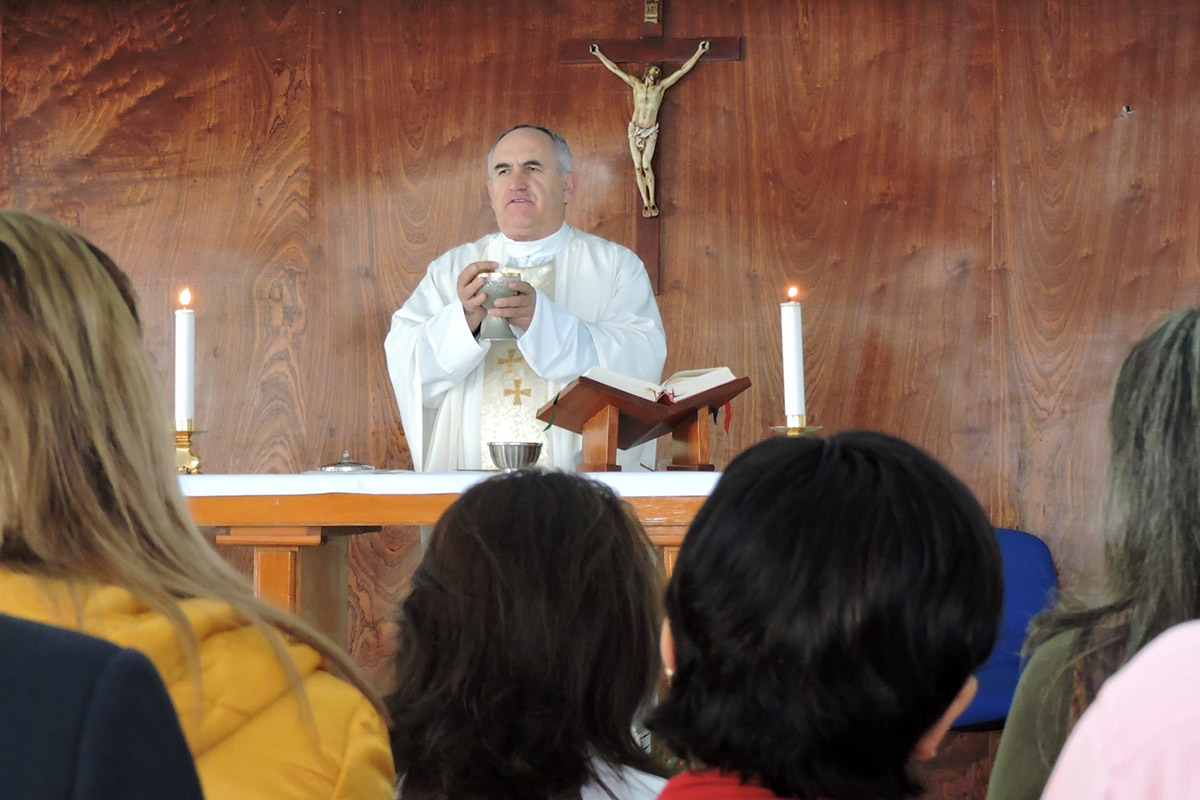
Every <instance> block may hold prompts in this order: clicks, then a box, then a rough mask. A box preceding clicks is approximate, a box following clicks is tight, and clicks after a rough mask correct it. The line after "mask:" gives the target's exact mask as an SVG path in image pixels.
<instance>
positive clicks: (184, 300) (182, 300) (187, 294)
mask: <svg viewBox="0 0 1200 800" xmlns="http://www.w3.org/2000/svg"><path fill="white" fill-rule="evenodd" d="M191 302H192V290H191V289H184V290H183V291H182V292H180V293H179V304H180V305H181V306H183V307H184V308H187V307H188V304H189V303H191Z"/></svg>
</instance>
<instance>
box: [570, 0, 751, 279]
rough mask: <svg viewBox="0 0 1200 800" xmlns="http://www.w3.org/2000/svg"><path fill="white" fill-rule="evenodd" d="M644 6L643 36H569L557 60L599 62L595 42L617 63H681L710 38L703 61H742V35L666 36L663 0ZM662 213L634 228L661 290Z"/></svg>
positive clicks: (650, 0) (649, 1)
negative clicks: (593, 53)
mask: <svg viewBox="0 0 1200 800" xmlns="http://www.w3.org/2000/svg"><path fill="white" fill-rule="evenodd" d="M644 3H645V10H644V13H643V16H642V25H641V33H642V38H640V39H568V40H566V41H564V42H561V43H560V44H559V46H558V60H559V62H560V63H563V64H596V65H597V66H600V62H599V61H597V60H596V57H595V56H594V55H592V53H591V52H590V50H589V48H590V47H591V45H593V44H597V45H599V46H600V49H601V50H602V51H603V52H604V53H605V55H607V56H608V57H609V58H610V59H612V60H613V61H614V62H617V63H622V62H625V63H628V62H632V63H636V64H643V65H644V64H651V63H663V62H677V63H681V62H684V61H687V59H688V58H690V57H691V56H692V54H694V53H695V52H696V48H697V47H698V46H699V45H700V42H702V41H705V40H706V39H707V41H708V42H709V49H708V52H706V53H705V54H704V56H703V58H702V59H701V60H702V61H741V60H742V39H741V37H740V36H722V37H716V38H713V37H697V38H692V39H665V38H663V26H662V10H663V9H662V6H663V2H662V0H644ZM660 219H661V217H658V216H654V217H643V216H642V215H641V213H640V209H639V213H638V216H637V227H636V228H635V230H634V248H633V249H634V250H635V251H636V252H637V254H638V257H639V258H641V259H642V263H644V264H645V265H646V272H647V274H648V275H649V276H650V284H651V285H652V286H653V287H654V293H655V294H658V293H659V288H660V277H659V266H658V255H659V236H660V229H659V220H660Z"/></svg>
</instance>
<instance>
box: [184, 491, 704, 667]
mask: <svg viewBox="0 0 1200 800" xmlns="http://www.w3.org/2000/svg"><path fill="white" fill-rule="evenodd" d="M494 474H495V473H492V472H465V471H464V472H452V473H419V472H410V471H385V470H377V471H372V472H359V473H303V474H297V475H181V476H180V478H179V481H180V486H181V487H182V489H183V493H184V495H185V496H186V497H187V499H188V506H189V508H190V510H191V513H192V516H193V518H194V519H195V521H196V524H197V525H199V526H201V527H202V528H213V529H215V530H216V535H215V540H216V545H217V547H218V549H220V548H223V547H230V546H248V547H249V549H250V550H251V552H252V565H251V577H252V580H253V583H254V591H255V593H256V594H257V595H258V596H259V597H261V598H263V599H265V600H267V601H268V602H271V603H273V604H275V605H276V606H278V607H280V608H284V609H287V610H289V611H292V612H294V613H296V614H299V615H300V616H301V617H303V618H304V619H306V620H308V621H309V622H311V623H312V624H314V625H316V626H317V628H318V629H319V630H321V631H323V632H324V633H326V634H327V635H329V636H331V637H332V638H333V639H334V641H336V642H338V643H339V644H342V645H346V644H347V641H346V639H347V624H348V621H347V615H348V603H347V590H348V583H349V570H348V565H347V542H348V537H350V536H354V535H359V534H364V533H371V532H375V531H378V530H380V529H381V528H382V527H384V526H391V525H432V524H433V523H434V522H436V521H437V518H438V517H439V516H440V515H441V513H442V512H443V511H444V510H445V509H446V507H447V506H449V505H450V504H451V503H452V502H454V499H455V498H456V497H458V495H459V494H461V493H462V492H463V491H465V490H466V489H467V488H468V487H469V486H471V485H472V484H474V483H476V482H478V481H481V480H485V479H487V478H489V477H492V476H493V475H494ZM586 477H588V478H589V479H591V480H595V481H598V482H600V483H604V484H606V485H608V486H609V487H611V488H612V489H613V491H615V492H616V493H617V494H619V495H620V496H621V497H623V498H624V499H625V500H626V501H628V502H629V504H630V505H631V506H632V507H633V509H634V511H635V512H636V513H637V515H638V518H639V519H640V520H641V521H642V524H643V525H645V526H646V531H647V533H649V535H650V539H651V541H652V542H653V543H654V544H655V545H656V546H657V547H658V548H659V549H660V551H661V553H662V566H663V569H664V574H669V573H670V570H671V567H672V566H673V565H674V559H675V554H676V553H677V552H678V550H679V545H680V543H682V541H683V536H684V534H685V533H686V532H687V526H688V525H689V524H690V523H691V520H692V517H693V516H695V514H696V511H697V510H698V509H699V508H700V505H701V504H702V503H703V502H704V499H705V498H706V497H707V496H708V494H709V493H710V492H711V491H712V488H713V487H714V486H715V485H716V482H717V479H718V478H719V477H720V475H719V473H712V472H606V473H591V474H588V475H587V476H586Z"/></svg>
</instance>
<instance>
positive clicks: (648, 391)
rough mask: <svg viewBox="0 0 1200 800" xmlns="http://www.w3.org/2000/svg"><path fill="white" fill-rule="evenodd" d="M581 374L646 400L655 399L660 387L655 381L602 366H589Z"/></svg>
mask: <svg viewBox="0 0 1200 800" xmlns="http://www.w3.org/2000/svg"><path fill="white" fill-rule="evenodd" d="M583 376H584V377H585V378H591V379H592V380H594V381H596V382H598V383H603V384H604V385H606V386H611V387H613V388H614V389H620V390H621V391H622V392H629V394H633V395H637V396H638V397H644V398H646V399H647V400H657V399H658V395H659V392H660V389H661V387H659V385H658V384H656V383H651V382H650V381H644V380H642V379H640V378H634V377H633V376H631V375H623V374H621V373H620V372H614V371H613V370H611V369H605V368H604V367H591V368H590V369H588V371H587V372H585V373H583Z"/></svg>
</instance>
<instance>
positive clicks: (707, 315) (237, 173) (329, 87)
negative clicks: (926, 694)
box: [0, 0, 1200, 796]
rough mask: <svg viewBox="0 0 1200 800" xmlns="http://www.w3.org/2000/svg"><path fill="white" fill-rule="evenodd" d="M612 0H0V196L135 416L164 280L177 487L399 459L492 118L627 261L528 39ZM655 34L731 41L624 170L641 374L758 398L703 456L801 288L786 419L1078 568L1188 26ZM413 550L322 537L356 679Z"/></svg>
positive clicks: (593, 132)
mask: <svg viewBox="0 0 1200 800" xmlns="http://www.w3.org/2000/svg"><path fill="white" fill-rule="evenodd" d="M640 6H641V4H640V2H634V0H609V1H608V2H598V3H597V2H583V1H582V0H567V1H566V2H550V0H511V2H507V3H495V2H487V0H444V2H439V3H434V2H420V1H414V2H405V3H395V2H388V1H387V0H362V1H361V2H357V3H335V2H332V0H306V1H305V2H295V1H293V2H288V1H287V0H255V1H254V2H249V1H246V2H234V1H233V0H181V1H180V2H177V3H174V4H171V5H169V6H162V5H161V4H157V3H152V2H149V0H132V1H129V0H125V1H124V2H117V0H107V1H105V2H95V3H87V4H83V3H73V2H62V1H60V2H55V1H54V0H45V1H44V2H39V3H33V2H30V1H29V0H0V202H2V203H3V204H4V205H6V206H15V207H18V208H26V209H32V210H35V211H38V212H41V213H45V214H48V215H50V216H53V217H56V218H59V219H61V220H63V221H65V222H67V223H69V224H73V225H77V226H79V227H81V228H82V229H83V230H84V232H85V233H87V234H88V235H89V236H91V237H92V238H93V239H94V240H95V241H96V242H97V244H99V245H100V246H102V247H104V248H105V249H107V250H108V251H109V252H111V253H112V255H113V256H114V257H115V258H116V260H117V261H118V262H119V263H121V264H122V265H123V266H124V267H125V268H126V269H127V270H128V271H129V272H130V274H131V276H132V277H133V279H134V282H135V284H136V285H137V287H138V290H139V293H140V295H141V299H142V305H143V315H144V317H145V319H146V323H147V326H146V327H147V340H148V345H149V347H150V349H151V352H152V353H153V355H154V357H155V359H156V362H157V363H158V364H159V368H160V374H161V376H162V380H163V388H164V396H169V394H170V386H171V360H170V354H171V310H172V309H173V307H174V304H175V303H174V296H175V294H177V292H178V290H179V289H180V288H181V287H182V286H183V285H184V284H185V283H186V284H189V285H190V286H191V287H192V288H193V289H194V291H195V292H196V295H197V304H196V307H197V312H198V342H199V352H198V355H197V370H198V374H199V376H200V382H199V383H200V386H199V390H198V396H197V418H198V422H199V424H200V426H201V427H203V428H205V429H206V430H207V431H208V432H207V433H206V434H204V435H203V436H201V437H200V438H199V439H198V445H197V446H198V449H199V451H200V452H201V454H202V455H203V457H204V459H205V466H206V468H207V469H208V470H209V471H212V472H235V471H246V472H268V471H296V470H304V469H309V468H312V467H313V466H316V465H317V464H320V463H322V462H324V461H329V460H333V459H336V458H337V456H338V455H339V454H340V452H341V451H342V450H343V449H349V450H350V451H351V453H352V454H353V455H354V456H355V457H357V458H359V459H360V460H367V461H371V462H372V463H375V464H377V465H380V466H385V467H392V468H401V467H407V466H409V465H410V464H411V458H410V456H409V454H408V450H407V446H406V443H405V441H404V438H403V435H402V432H401V430H400V420H399V415H398V413H397V412H396V409H395V401H394V397H393V395H392V389H391V386H390V383H389V381H388V378H387V373H386V368H385V364H384V358H383V351H382V340H383V337H384V335H385V334H386V332H387V330H388V326H389V317H390V315H391V313H392V311H393V310H395V308H397V307H398V306H399V305H400V304H401V303H402V302H403V301H404V299H405V298H406V297H407V296H408V295H409V293H410V292H411V291H412V289H413V287H414V286H415V285H416V283H417V282H418V281H419V280H420V278H421V276H422V274H423V272H424V269H425V266H426V264H427V263H428V262H429V261H430V260H431V259H433V258H434V257H435V256H437V255H438V254H440V253H441V252H443V251H445V250H446V249H447V248H449V247H451V246H453V245H455V244H458V243H460V242H463V241H467V240H471V239H474V238H477V237H478V236H480V235H482V234H484V233H486V232H488V231H490V230H492V229H493V226H494V223H493V219H492V216H491V211H490V208H489V206H488V202H487V196H486V192H485V188H484V181H485V173H484V169H483V159H484V156H485V154H486V151H487V149H488V147H489V146H490V145H491V143H492V141H493V139H494V138H495V136H496V135H497V134H498V133H499V132H500V131H501V130H503V129H505V128H507V127H509V126H510V125H512V124H514V123H516V122H528V121H533V122H543V123H546V124H549V125H551V126H552V127H554V128H556V129H558V130H559V131H560V132H562V133H563V134H564V135H565V136H566V137H567V138H568V139H569V140H570V142H571V144H572V146H573V149H574V151H575V155H576V166H577V170H578V172H579V173H580V191H579V194H578V196H577V198H576V202H575V203H574V204H573V205H572V207H571V208H570V209H569V210H568V220H569V221H571V222H572V223H574V224H576V225H579V226H580V227H583V228H586V229H589V230H592V231H594V232H596V233H598V234H600V235H602V236H605V237H607V238H610V239H613V240H616V241H619V242H622V243H625V244H628V245H632V244H633V234H634V223H635V220H636V219H637V217H636V214H637V211H638V203H637V197H636V190H635V188H634V182H633V175H632V168H631V164H630V159H629V155H628V150H627V145H626V138H625V124H626V122H627V121H628V119H629V115H630V97H629V89H628V87H627V86H625V85H624V84H623V83H621V82H620V81H618V80H617V79H616V78H615V77H613V76H612V75H610V74H609V73H608V72H607V71H605V70H604V69H602V68H601V67H600V66H599V65H598V64H560V63H558V60H557V52H558V43H559V42H560V41H562V40H564V39H571V38H583V37H596V38H633V37H636V36H638V11H639V9H640ZM665 28H666V34H667V35H668V36H677V37H699V36H741V37H743V40H744V47H743V54H744V59H743V60H742V61H738V62H705V61H701V62H700V64H699V65H698V66H697V67H696V69H695V70H694V71H693V72H692V73H690V74H689V75H688V76H687V77H686V78H684V79H683V80H682V81H681V82H680V83H679V84H677V85H676V86H675V87H673V88H672V89H670V90H669V91H668V93H667V97H666V101H665V103H664V105H663V109H662V114H661V121H662V123H663V129H662V133H661V138H660V145H659V156H658V161H657V165H656V172H657V174H658V176H659V178H660V185H659V200H660V202H659V205H660V207H661V208H662V209H663V212H664V213H663V217H662V238H661V266H660V269H661V283H662V289H663V291H662V294H661V296H660V298H659V301H660V305H661V308H662V312H663V318H664V321H665V323H666V326H667V331H668V345H669V356H668V361H667V370H668V372H669V371H673V370H675V369H680V368H686V367H696V366H710V365H719V364H727V365H729V366H730V367H732V368H733V369H734V370H735V371H738V372H740V373H744V374H747V375H749V376H750V377H751V379H752V380H753V382H754V388H753V389H752V390H751V391H750V392H748V393H747V394H746V395H745V396H743V397H742V398H739V400H738V401H737V403H736V404H735V406H734V412H735V413H734V420H733V425H732V429H731V434H730V436H729V437H728V438H725V437H724V436H723V435H720V434H719V435H718V438H717V440H716V442H715V443H714V448H713V453H714V458H715V460H716V461H717V463H718V465H723V464H725V463H727V462H728V460H729V458H731V457H732V456H733V454H735V453H736V452H738V451H740V450H742V449H743V448H745V447H746V446H748V445H749V444H751V443H753V442H755V441H757V440H758V439H760V438H762V437H763V436H764V435H766V430H767V427H768V426H769V425H771V424H777V423H778V422H780V418H781V416H782V408H781V406H782V398H781V394H782V390H781V376H780V364H779V344H778V336H779V323H778V312H777V311H776V305H775V304H776V303H777V302H779V300H780V299H781V295H782V292H783V290H784V288H785V287H786V286H787V284H788V283H790V282H793V281H798V282H800V283H801V284H802V285H803V286H804V287H805V289H806V290H807V293H808V297H807V299H806V301H805V307H804V309H805V345H806V346H805V350H806V356H807V367H808V389H809V391H808V400H809V411H810V414H811V417H812V419H813V421H814V422H815V423H817V424H821V425H824V426H825V429H826V431H828V432H832V431H837V430H842V429H847V428H855V427H871V428H880V429H883V430H887V431H891V432H895V433H899V434H901V435H904V436H906V437H908V438H910V439H912V440H914V441H916V442H917V443H919V444H921V445H923V446H924V447H926V448H927V449H929V450H931V451H932V452H933V453H934V454H936V455H937V456H939V457H941V458H943V459H944V460H946V461H947V462H948V463H949V464H950V465H951V466H952V467H953V468H954V469H955V470H956V471H957V472H958V473H959V474H961V475H962V476H963V477H964V478H965V479H966V480H967V482H968V483H969V484H970V485H971V486H972V488H974V489H975V490H976V492H978V493H979V495H980V496H981V498H983V500H984V502H985V505H986V506H987V507H988V510H989V512H990V513H991V515H992V517H993V519H994V520H995V521H996V522H997V523H1000V524H1005V525H1014V526H1020V527H1025V528H1027V529H1030V530H1032V531H1034V532H1035V533H1037V534H1039V535H1041V536H1043V537H1045V538H1047V539H1049V540H1050V543H1051V546H1052V549H1053V551H1054V554H1055V558H1056V560H1057V561H1058V563H1059V564H1060V566H1061V567H1062V568H1063V569H1064V571H1065V577H1066V579H1067V581H1068V582H1069V583H1075V582H1076V581H1078V580H1080V579H1082V576H1083V574H1084V573H1085V572H1086V571H1087V570H1088V569H1090V568H1091V567H1093V566H1094V564H1095V558H1094V555H1095V545H1094V537H1093V535H1092V533H1093V525H1092V522H1091V520H1092V518H1093V509H1094V507H1095V505H1096V501H1097V499H1098V497H1097V495H1098V489H1099V481H1100V477H1101V470H1102V467H1103V459H1104V451H1105V444H1104V420H1105V413H1106V409H1107V403H1108V399H1107V398H1108V392H1109V387H1110V385H1111V382H1112V379H1113V375H1114V372H1115V369H1116V367H1117V365H1118V364H1119V362H1120V360H1121V358H1122V357H1123V356H1124V353H1125V352H1126V350H1127V349H1128V347H1129V346H1130V345H1131V344H1132V343H1133V341H1135V340H1136V339H1137V338H1138V337H1139V336H1140V335H1141V334H1142V332H1143V331H1144V330H1145V329H1146V327H1147V326H1148V325H1150V324H1151V323H1152V322H1153V320H1154V319H1155V318H1156V317H1158V316H1159V315H1160V314H1161V313H1163V312H1165V311H1166V310H1168V309H1170V308H1173V307H1176V306H1179V305H1183V304H1186V303H1191V302H1195V301H1196V298H1197V290H1198V289H1200V268H1198V267H1197V264H1198V263H1200V206H1198V205H1197V204H1196V203H1195V202H1193V201H1192V198H1194V197H1196V196H1198V194H1200V192H1198V191H1197V190H1198V189H1200V185H1198V184H1200V168H1197V167H1195V166H1193V163H1194V159H1191V158H1190V157H1189V156H1190V155H1191V154H1190V151H1189V147H1190V143H1191V139H1192V135H1193V132H1194V131H1195V130H1196V129H1197V128H1198V127H1200V119H1198V117H1200V103H1197V90H1196V89H1195V88H1194V87H1195V86H1198V85H1200V80H1198V78H1200V75H1198V74H1197V73H1198V70H1200V64H1198V59H1200V55H1197V53H1200V48H1198V47H1197V44H1198V43H1200V42H1198V38H1200V7H1197V6H1196V4H1194V3H1191V2H1188V0H1143V1H1142V2H1137V1H1136V0H1112V1H1111V2H1103V3H1102V2H1100V0H1082V1H1081V2H1074V1H1071V2H1067V0H1010V1H1009V2H1000V1H999V0H869V1H868V2H855V3H846V2H841V1H840V0H809V1H807V2H806V1H805V0H760V2H755V3H745V2H737V1H736V0H697V1H696V2H688V3H682V2H668V3H666V4H665ZM643 66H644V65H629V67H630V68H631V69H636V70H637V71H638V72H639V73H640V71H641V69H642V68H643ZM1127 106H1128V110H1126V107H1127ZM662 457H665V450H664V451H662ZM418 553H419V546H418V544H417V533H416V531H415V530H411V529H394V530H387V531H384V532H383V533H381V534H377V535H372V536H363V537H356V538H355V540H354V542H353V543H352V546H351V577H350V581H351V597H352V605H353V607H352V611H351V627H352V631H353V632H354V636H355V638H354V653H355V656H356V657H357V658H358V659H359V660H360V662H361V663H363V664H364V665H365V666H367V668H368V669H369V670H371V672H372V674H373V675H375V676H376V677H377V678H378V679H379V680H380V681H381V682H386V675H387V660H388V657H389V655H390V652H391V646H392V645H391V637H392V633H391V628H390V620H391V617H392V615H393V614H394V609H395V604H396V603H397V602H398V600H399V598H400V597H401V596H402V594H403V591H404V587H405V585H406V584H407V580H408V576H409V575H410V574H411V571H412V569H413V568H414V566H415V564H416V561H417V559H418ZM964 747H966V748H967V749H970V750H971V752H975V751H976V750H979V751H982V750H983V749H986V748H984V747H983V746H982V745H981V744H980V743H979V742H978V741H976V742H974V743H972V744H970V745H969V746H968V745H964ZM964 752H966V751H965V750H964ZM950 772H953V770H950ZM982 774H984V775H986V770H984V771H983V773H982ZM946 780H947V779H945V778H944V777H941V776H940V775H939V776H938V777H936V778H935V779H934V782H935V783H936V784H937V785H938V786H939V787H941V788H940V789H938V792H940V793H941V795H942V796H950V795H952V794H955V793H956V792H958V790H956V789H955V790H952V789H951V788H949V786H950V784H949V783H947V782H946ZM973 780H974V781H975V784H978V783H979V780H977V779H973ZM963 792H964V793H963V794H961V795H957V796H971V794H970V792H971V790H967V789H964V790H963Z"/></svg>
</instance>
